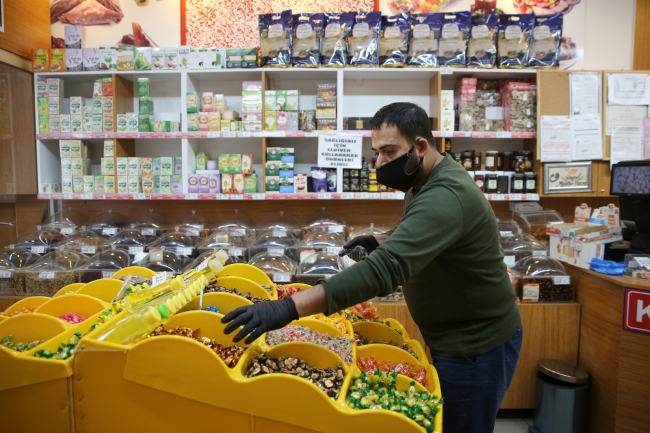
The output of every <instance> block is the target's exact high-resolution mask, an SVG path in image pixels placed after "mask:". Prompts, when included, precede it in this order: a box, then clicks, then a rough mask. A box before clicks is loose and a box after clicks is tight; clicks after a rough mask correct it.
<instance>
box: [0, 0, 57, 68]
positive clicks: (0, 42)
mask: <svg viewBox="0 0 650 433" xmlns="http://www.w3.org/2000/svg"><path fill="white" fill-rule="evenodd" d="M3 3H4V14H5V31H4V33H0V48H1V49H3V50H7V51H9V52H11V53H14V54H17V55H19V56H21V57H24V58H31V50H32V48H48V47H49V46H50V2H49V1H48V0H4V1H3Z"/></svg>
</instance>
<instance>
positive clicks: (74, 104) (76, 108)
mask: <svg viewBox="0 0 650 433" xmlns="http://www.w3.org/2000/svg"><path fill="white" fill-rule="evenodd" d="M83 107H84V98H82V97H81V96H71V97H70V114H71V115H82V114H83Z"/></svg>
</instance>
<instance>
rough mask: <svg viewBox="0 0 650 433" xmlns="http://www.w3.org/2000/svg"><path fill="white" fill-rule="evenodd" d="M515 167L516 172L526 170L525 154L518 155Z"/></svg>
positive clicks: (514, 163)
mask: <svg viewBox="0 0 650 433" xmlns="http://www.w3.org/2000/svg"><path fill="white" fill-rule="evenodd" d="M513 168H514V172H515V173H524V172H525V171H526V160H525V158H524V156H523V155H516V156H515V159H514V162H513Z"/></svg>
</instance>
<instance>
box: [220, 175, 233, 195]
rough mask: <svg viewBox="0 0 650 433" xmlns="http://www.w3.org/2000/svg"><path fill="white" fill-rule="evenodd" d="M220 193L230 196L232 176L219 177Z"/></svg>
mask: <svg viewBox="0 0 650 433" xmlns="http://www.w3.org/2000/svg"><path fill="white" fill-rule="evenodd" d="M221 192H222V193H223V194H232V174H222V175H221Z"/></svg>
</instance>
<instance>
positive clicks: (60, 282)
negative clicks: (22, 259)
mask: <svg viewBox="0 0 650 433" xmlns="http://www.w3.org/2000/svg"><path fill="white" fill-rule="evenodd" d="M87 262H88V258H87V257H86V256H85V255H83V254H81V253H77V252H74V251H67V250H57V251H53V252H51V253H48V254H46V255H44V256H43V257H41V258H40V259H39V260H38V261H37V262H36V263H34V264H33V265H31V266H28V267H27V268H24V269H22V270H20V271H17V273H21V274H23V275H24V278H25V293H26V294H28V295H42V296H53V295H54V294H55V293H56V292H58V291H59V290H60V289H61V288H63V287H65V286H67V285H68V284H74V283H76V282H77V277H78V275H77V272H76V270H77V269H78V268H79V267H81V266H83V265H85V264H86V263H87Z"/></svg>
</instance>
